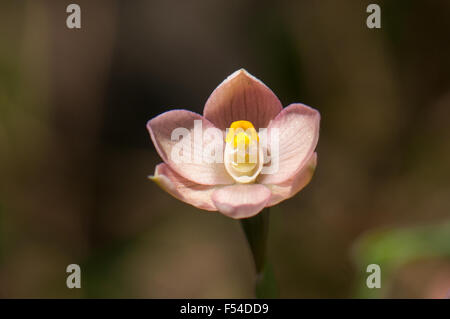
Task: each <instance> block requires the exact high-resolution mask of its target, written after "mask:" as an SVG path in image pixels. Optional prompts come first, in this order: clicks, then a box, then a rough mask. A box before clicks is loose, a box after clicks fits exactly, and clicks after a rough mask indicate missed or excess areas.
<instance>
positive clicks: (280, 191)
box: [266, 153, 317, 206]
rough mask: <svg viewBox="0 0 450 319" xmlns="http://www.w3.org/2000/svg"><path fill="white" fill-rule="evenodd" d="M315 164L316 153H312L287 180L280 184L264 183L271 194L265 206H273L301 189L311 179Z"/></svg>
mask: <svg viewBox="0 0 450 319" xmlns="http://www.w3.org/2000/svg"><path fill="white" fill-rule="evenodd" d="M316 165H317V153H313V155H312V156H311V158H310V159H309V160H308V162H307V164H306V165H305V166H303V168H302V169H301V170H300V171H299V172H297V173H296V174H295V176H293V177H291V178H290V179H288V180H287V181H285V182H283V183H281V184H271V185H266V186H267V187H268V188H269V189H270V190H271V191H272V196H271V197H270V201H269V202H268V203H267V206H274V205H276V204H278V203H279V202H282V201H283V200H285V199H288V198H291V197H292V196H294V195H295V194H297V193H298V192H299V191H301V190H302V189H303V188H304V187H305V186H306V185H308V183H309V182H310V181H311V179H312V177H313V175H314V171H315V169H316Z"/></svg>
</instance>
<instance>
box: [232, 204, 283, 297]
mask: <svg viewBox="0 0 450 319" xmlns="http://www.w3.org/2000/svg"><path fill="white" fill-rule="evenodd" d="M241 225H242V228H243V229H244V233H245V236H246V237H247V241H248V244H249V246H250V250H251V252H252V256H253V260H254V263H255V270H256V282H255V293H256V297H257V298H276V296H277V289H276V283H275V277H274V274H273V269H272V266H271V265H270V264H269V262H268V261H267V258H266V251H267V237H268V233H269V208H265V209H264V210H263V211H262V212H261V213H259V214H258V215H256V216H254V217H251V218H247V219H241Z"/></svg>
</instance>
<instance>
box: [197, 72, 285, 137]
mask: <svg viewBox="0 0 450 319" xmlns="http://www.w3.org/2000/svg"><path fill="white" fill-rule="evenodd" d="M281 110H282V105H281V103H280V101H279V100H278V98H277V97H276V95H275V94H274V93H273V92H272V91H271V90H270V89H269V88H268V87H267V86H266V85H265V84H264V83H262V82H261V81H260V80H258V79H257V78H255V77H254V76H252V75H251V74H249V73H248V72H247V71H245V70H244V69H240V70H238V71H236V72H234V73H233V74H231V75H230V76H229V77H228V78H227V79H226V80H225V81H223V82H222V83H221V84H220V85H219V86H218V87H217V88H216V89H215V90H214V91H213V93H212V94H211V96H210V97H209V99H208V101H206V104H205V108H204V110H203V115H204V116H205V118H206V119H208V120H209V121H211V122H212V123H214V125H215V126H216V127H218V128H220V129H222V130H225V129H227V128H229V127H230V125H231V123H233V122H234V121H240V120H245V121H250V122H252V123H253V125H254V126H255V128H256V130H258V129H259V128H267V126H268V125H269V122H270V120H271V119H273V118H274V117H275V116H276V115H277V114H278V113H280V112H281Z"/></svg>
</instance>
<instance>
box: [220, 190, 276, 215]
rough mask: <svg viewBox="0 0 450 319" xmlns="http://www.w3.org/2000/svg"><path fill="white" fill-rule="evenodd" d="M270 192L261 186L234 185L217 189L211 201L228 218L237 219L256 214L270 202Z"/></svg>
mask: <svg viewBox="0 0 450 319" xmlns="http://www.w3.org/2000/svg"><path fill="white" fill-rule="evenodd" d="M270 196H271V192H270V190H269V189H268V188H267V187H265V186H264V185H261V184H247V185H243V184H235V185H231V186H225V187H222V188H217V189H216V190H215V191H214V193H213V195H212V200H213V202H214V205H215V206H216V208H217V209H218V210H219V211H220V212H221V213H222V214H224V215H227V216H228V217H231V218H235V219H239V218H248V217H252V216H254V215H256V214H258V213H259V212H260V211H261V210H262V209H263V208H264V207H265V206H266V204H267V202H268V201H269V200H270Z"/></svg>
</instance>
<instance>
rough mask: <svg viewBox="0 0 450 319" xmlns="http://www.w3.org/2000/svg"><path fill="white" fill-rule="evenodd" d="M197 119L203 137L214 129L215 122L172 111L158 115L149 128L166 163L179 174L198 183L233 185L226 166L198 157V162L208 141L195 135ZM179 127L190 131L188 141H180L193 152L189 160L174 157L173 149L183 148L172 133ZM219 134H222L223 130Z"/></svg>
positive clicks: (187, 112)
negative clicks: (201, 141) (197, 152)
mask: <svg viewBox="0 0 450 319" xmlns="http://www.w3.org/2000/svg"><path fill="white" fill-rule="evenodd" d="M195 120H199V121H201V126H202V131H201V134H203V133H204V132H205V130H207V129H208V128H214V125H213V124H212V123H210V122H209V121H208V120H206V119H204V118H203V117H202V116H201V115H199V114H197V113H193V112H190V111H186V110H173V111H169V112H165V113H163V114H161V115H158V116H157V117H155V118H153V119H151V120H150V121H148V123H147V129H148V131H149V133H150V136H151V138H152V141H153V144H155V148H156V150H157V151H158V153H159V155H160V156H161V158H162V159H163V161H164V162H165V163H167V164H169V166H170V167H171V168H172V169H173V170H174V171H175V172H177V173H178V174H179V175H181V176H183V177H184V178H186V179H189V180H191V181H193V182H195V183H197V184H204V185H216V184H232V183H233V182H234V181H233V179H232V178H231V177H230V176H229V175H228V173H227V172H226V170H225V166H224V164H223V163H217V162H213V163H207V162H205V161H204V160H203V159H202V157H201V156H200V157H199V159H200V160H199V161H196V160H195V155H194V154H195V152H196V151H200V152H201V151H202V150H203V148H204V146H205V144H204V143H206V142H208V140H207V139H205V138H203V143H199V142H198V141H199V140H198V139H197V138H196V134H195V133H194V121H195ZM177 128H184V129H187V130H188V131H189V138H187V139H184V138H181V139H180V141H187V142H186V144H187V145H188V148H189V150H190V160H187V161H180V160H179V159H178V160H176V159H175V158H174V156H173V154H172V150H173V149H174V147H175V146H176V145H177V144H178V145H177V147H179V145H180V144H179V143H180V141H178V140H172V133H173V131H174V130H175V129H177ZM219 133H220V134H222V132H220V131H219ZM206 135H207V134H206ZM202 136H203V135H202ZM188 141H190V142H188ZM200 154H201V153H200Z"/></svg>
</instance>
